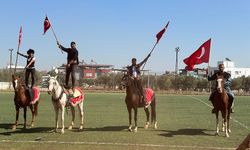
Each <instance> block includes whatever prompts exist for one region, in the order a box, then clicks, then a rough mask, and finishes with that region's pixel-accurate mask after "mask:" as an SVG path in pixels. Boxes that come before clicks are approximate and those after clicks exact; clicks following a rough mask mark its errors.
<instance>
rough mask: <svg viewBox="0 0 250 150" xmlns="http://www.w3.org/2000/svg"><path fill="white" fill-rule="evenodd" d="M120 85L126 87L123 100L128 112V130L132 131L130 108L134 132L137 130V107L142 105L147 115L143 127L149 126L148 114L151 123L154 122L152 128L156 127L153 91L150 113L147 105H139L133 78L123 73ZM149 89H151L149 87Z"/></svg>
mask: <svg viewBox="0 0 250 150" xmlns="http://www.w3.org/2000/svg"><path fill="white" fill-rule="evenodd" d="M121 84H122V87H121V88H123V87H126V98H125V102H126V105H127V110H128V113H129V127H128V130H129V131H132V123H131V119H132V109H133V110H134V121H135V128H134V132H137V129H138V127H137V108H138V107H144V110H145V112H146V117H147V121H146V125H145V127H144V128H145V129H147V128H148V127H149V116H150V114H151V123H152V124H154V128H155V129H156V128H157V122H156V98H155V93H153V95H152V97H151V103H150V106H151V113H150V112H149V109H148V107H145V106H144V105H140V103H139V100H140V96H139V93H138V90H137V88H136V85H135V81H134V78H132V77H131V76H129V75H127V74H124V76H123V78H122V83H121ZM150 90H151V89H150Z"/></svg>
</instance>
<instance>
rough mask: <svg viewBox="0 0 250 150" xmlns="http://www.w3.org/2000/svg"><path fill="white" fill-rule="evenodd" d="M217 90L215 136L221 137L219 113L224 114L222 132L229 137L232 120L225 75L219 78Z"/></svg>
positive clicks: (214, 102) (213, 101) (215, 97)
mask: <svg viewBox="0 0 250 150" xmlns="http://www.w3.org/2000/svg"><path fill="white" fill-rule="evenodd" d="M216 82H217V90H216V92H215V96H214V99H213V100H212V103H213V106H214V109H215V115H216V133H215V135H219V119H218V116H219V111H220V112H221V114H222V118H223V123H222V131H225V134H226V135H225V136H226V137H229V133H230V132H231V131H230V128H229V119H230V104H229V98H228V95H227V92H226V91H225V89H224V77H223V75H221V76H217V80H216Z"/></svg>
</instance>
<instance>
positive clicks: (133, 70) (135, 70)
mask: <svg viewBox="0 0 250 150" xmlns="http://www.w3.org/2000/svg"><path fill="white" fill-rule="evenodd" d="M150 55H151V53H149V54H148V56H147V57H146V58H145V59H144V60H143V61H142V62H140V63H139V64H136V58H132V65H131V66H128V67H127V69H128V74H129V75H130V76H131V77H132V78H134V81H135V86H136V87H137V90H138V93H139V95H140V104H145V95H144V92H143V88H142V84H141V78H140V75H141V72H140V67H141V66H142V65H143V64H144V63H146V61H147V60H148V58H149V57H150Z"/></svg>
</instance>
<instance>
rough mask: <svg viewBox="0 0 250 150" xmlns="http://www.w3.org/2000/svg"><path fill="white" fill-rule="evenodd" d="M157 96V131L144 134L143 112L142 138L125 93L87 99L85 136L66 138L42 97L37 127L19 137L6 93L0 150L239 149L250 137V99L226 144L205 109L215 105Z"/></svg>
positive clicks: (239, 104) (241, 102)
mask: <svg viewBox="0 0 250 150" xmlns="http://www.w3.org/2000/svg"><path fill="white" fill-rule="evenodd" d="M156 96H157V121H158V129H156V130H155V129H152V128H150V129H148V130H145V129H144V128H143V126H144V124H145V113H144V110H143V109H140V110H139V116H138V124H139V129H138V132H137V133H131V132H128V131H127V127H128V113H127V109H126V107H125V102H124V97H125V94H124V93H116V94H109V93H86V95H85V102H84V111H85V122H84V131H80V132H79V131H78V130H77V129H76V128H75V129H73V130H72V131H69V130H67V129H66V130H65V133H64V134H59V133H53V132H51V130H52V129H53V128H54V124H55V119H54V116H55V114H54V110H53V106H52V103H51V100H50V97H49V95H48V94H47V93H42V95H41V100H40V105H39V113H38V116H37V119H36V122H35V127H34V128H28V129H26V130H24V129H22V125H19V126H18V128H17V130H16V131H12V130H11V124H12V123H13V122H14V121H15V107H14V103H13V93H7V92H5V93H3V92H2V93H0V106H1V109H0V113H1V118H0V142H1V143H0V149H34V148H36V149H205V147H208V149H211V148H212V147H221V148H235V147H237V145H238V144H239V143H240V142H241V141H242V140H243V139H244V138H245V136H247V135H248V133H249V132H250V118H249V116H250V111H249V109H250V108H249V100H250V97H245V96H241V97H236V103H235V111H236V113H234V114H233V115H232V119H231V120H230V123H231V130H232V133H231V134H230V137H229V138H225V137H224V133H221V135H220V136H214V133H215V116H214V115H212V114H211V113H210V111H211V108H210V107H209V106H207V105H205V104H204V103H207V104H210V103H209V101H208V100H207V98H208V96H197V95H195V96H185V95H164V94H157V95H156ZM194 97H195V98H196V99H195V98H194ZM197 99H199V100H197ZM201 101H202V102H204V103H202V102H201ZM22 115H23V113H22V111H21V113H20V117H19V118H20V119H19V123H20V124H22V123H23V117H22ZM30 117H31V113H30V110H28V121H30ZM76 117H77V118H76V127H78V126H79V117H78V116H76ZM70 119H71V115H70V114H69V115H65V125H66V127H67V126H68V125H69V123H70ZM235 121H238V122H240V123H242V124H240V123H238V122H235ZM7 141H8V142H7ZM52 141H54V142H52ZM49 142H51V143H49ZM58 142H61V143H58ZM62 142H65V143H62ZM72 142H79V143H72ZM97 143H98V144H97ZM127 144H130V145H127ZM146 144H150V145H146Z"/></svg>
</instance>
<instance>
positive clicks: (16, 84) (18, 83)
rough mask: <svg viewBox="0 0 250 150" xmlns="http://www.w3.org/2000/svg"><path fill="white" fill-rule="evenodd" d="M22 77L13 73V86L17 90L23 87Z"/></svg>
mask: <svg viewBox="0 0 250 150" xmlns="http://www.w3.org/2000/svg"><path fill="white" fill-rule="evenodd" d="M22 85H23V84H22V79H21V77H20V76H16V75H12V86H13V88H14V90H15V92H17V91H18V90H20V89H21V88H23V86H22Z"/></svg>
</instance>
